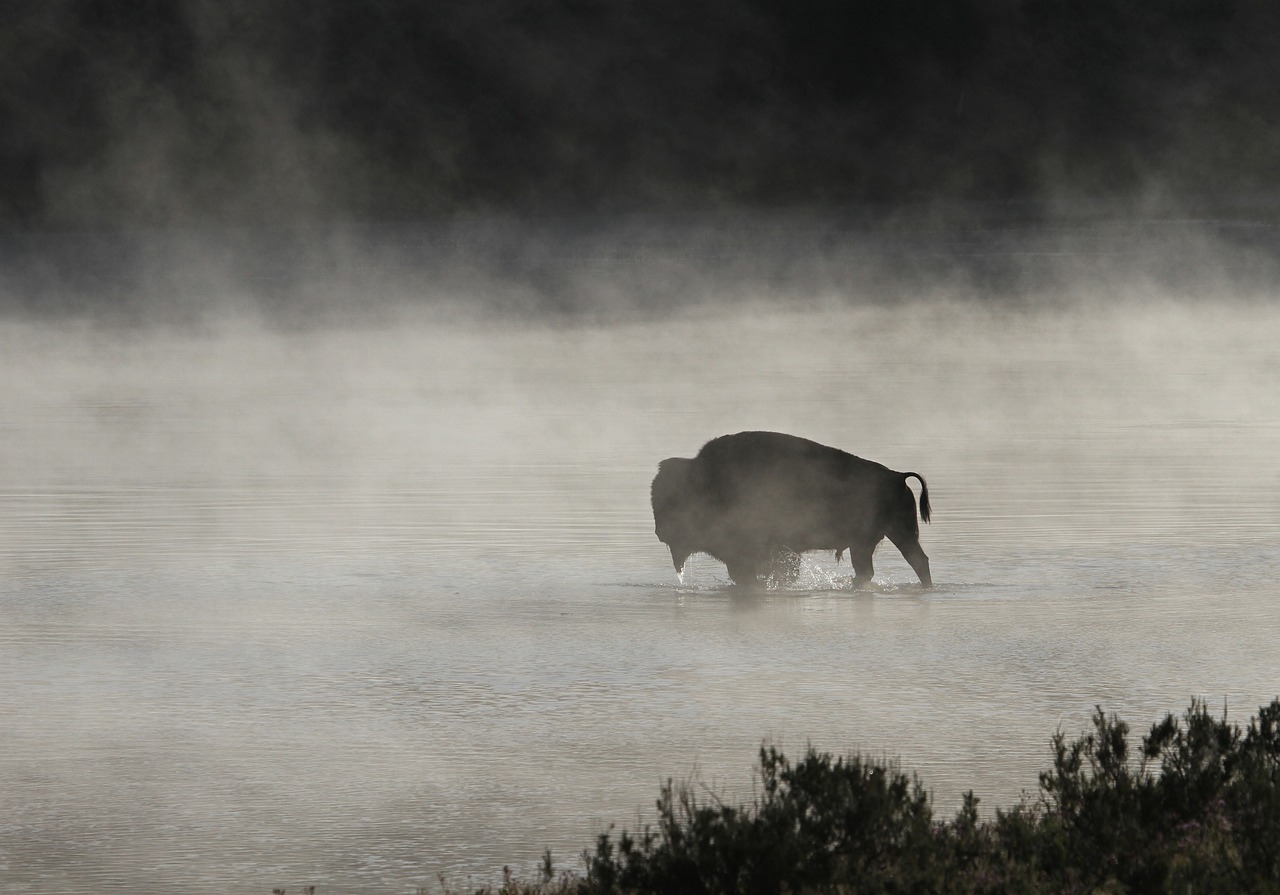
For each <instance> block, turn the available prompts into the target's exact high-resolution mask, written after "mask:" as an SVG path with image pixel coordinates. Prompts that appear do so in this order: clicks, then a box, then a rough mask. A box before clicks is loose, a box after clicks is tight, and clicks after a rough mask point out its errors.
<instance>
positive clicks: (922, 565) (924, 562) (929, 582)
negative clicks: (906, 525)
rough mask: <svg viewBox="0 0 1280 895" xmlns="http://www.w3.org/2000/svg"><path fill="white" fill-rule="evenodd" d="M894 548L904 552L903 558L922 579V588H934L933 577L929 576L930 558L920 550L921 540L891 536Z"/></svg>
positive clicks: (903, 536)
mask: <svg viewBox="0 0 1280 895" xmlns="http://www.w3.org/2000/svg"><path fill="white" fill-rule="evenodd" d="M889 540H891V541H893V546H895V547H897V548H898V550H899V551H901V552H902V558H903V559H905V560H906V561H907V562H909V563H910V564H911V568H913V569H915V570H916V575H918V576H919V577H920V586H921V587H933V576H932V575H930V574H929V557H927V556H925V553H924V551H923V550H922V549H920V539H919V538H917V537H912V536H910V535H892V534H891V535H889Z"/></svg>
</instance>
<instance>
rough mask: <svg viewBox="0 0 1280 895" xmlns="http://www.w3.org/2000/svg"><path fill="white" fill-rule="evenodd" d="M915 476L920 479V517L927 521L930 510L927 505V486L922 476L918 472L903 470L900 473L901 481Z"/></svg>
mask: <svg viewBox="0 0 1280 895" xmlns="http://www.w3.org/2000/svg"><path fill="white" fill-rule="evenodd" d="M913 476H914V477H915V478H917V479H919V480H920V518H921V519H923V520H924V521H925V522H928V521H929V515H930V514H931V512H932V510H931V509H930V507H929V486H928V485H927V484H925V480H924V476H922V475H921V474H920V473H918V472H904V473H903V474H902V480H903V482H906V480H907V479H909V478H911V477H913Z"/></svg>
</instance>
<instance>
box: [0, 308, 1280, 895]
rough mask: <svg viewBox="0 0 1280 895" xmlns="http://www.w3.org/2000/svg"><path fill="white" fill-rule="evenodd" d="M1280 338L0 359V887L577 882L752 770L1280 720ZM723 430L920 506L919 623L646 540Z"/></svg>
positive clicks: (1207, 322) (952, 778)
mask: <svg viewBox="0 0 1280 895" xmlns="http://www.w3.org/2000/svg"><path fill="white" fill-rule="evenodd" d="M1277 332H1280V309H1277V308H1276V307H1275V306H1274V305H1273V304H1268V303H1261V302H1258V303H1232V302H1229V301H1226V300H1223V301H1215V302H1208V301H1205V302H1199V303H1195V302H1192V303H1179V302H1174V301H1169V300H1158V299H1157V300H1153V299H1151V298H1150V297H1148V298H1147V299H1144V300H1139V299H1133V300H1127V301H1117V302H1115V303H1112V304H1110V305H1107V306H1103V305H1101V304H1099V303H1094V304H1090V303H1087V302H1086V303H1080V302H1076V303H1072V304H1070V305H1068V306H1067V309H1065V310H1060V311H1054V310H1047V309H1039V310H1037V309H1023V310H1016V311H1015V310H1007V309H1006V310H1002V309H998V308H992V307H987V308H984V307H981V306H975V305H965V304H949V303H946V302H938V303H918V304H906V305H903V306H900V307H888V306H867V307H843V306H831V307H813V306H811V305H810V306H798V307H796V308H795V309H793V310H791V311H778V310H772V311H766V310H759V309H757V311H756V312H751V313H748V312H746V311H745V310H744V309H743V308H738V309H736V310H735V311H733V312H732V313H716V312H714V311H712V310H710V309H703V310H702V311H699V312H691V313H688V314H683V315H675V316H674V317H672V318H667V319H664V320H662V321H660V322H653V321H650V322H643V323H631V324H613V325H603V324H602V325H592V324H589V323H576V324H572V325H565V324H564V323H561V324H559V325H555V326H551V325H546V326H539V325H527V326H506V325H503V324H502V323H500V322H489V323H472V324H463V323H454V324H449V325H440V324H433V323H430V322H428V321H425V320H421V319H419V320H413V319H409V320H404V321H400V322H397V323H394V324H391V323H387V324H379V325H374V324H369V325H366V326H356V325H350V326H345V327H341V328H334V327H329V328H326V327H320V328H316V329H311V330H304V331H294V332H284V331H279V330H274V331H273V330H271V329H270V328H266V327H259V326H256V325H250V324H243V325H241V324H233V323H224V324H221V325H211V326H209V327H206V328H203V329H202V328H186V329H162V328H158V327H153V328H141V329H136V330H130V331H126V332H108V331H103V330H97V329H93V328H91V327H81V326H77V325H74V324H66V323H64V324H49V323H40V322H26V323H20V322H13V321H10V322H7V323H3V324H0V381H2V382H3V383H4V385H3V387H0V718H2V719H3V724H0V787H2V788H0V799H2V801H3V805H4V810H3V812H2V813H0V814H2V816H0V889H3V890H4V891H6V892H24V891H31V892H51V891H57V892H63V893H90V892H92V893H100V892H110V891H127V892H165V891H184V892H210V893H213V892H217V893H225V892H268V891H270V890H271V889H272V888H274V887H288V888H289V889H290V891H295V890H297V889H299V888H300V887H302V886H304V885H316V886H318V887H319V888H318V891H319V892H321V893H337V892H361V893H380V892H413V891H414V890H415V887H417V886H424V885H426V886H432V887H433V888H434V887H435V885H436V878H437V874H440V873H444V874H446V875H447V877H448V878H449V879H450V880H452V881H454V882H455V883H458V884H461V883H464V882H466V881H467V880H492V879H494V878H495V876H496V875H497V874H499V873H500V871H501V867H502V866H503V865H504V864H509V865H511V866H512V867H513V869H516V870H517V871H519V872H529V871H531V870H532V868H533V866H534V865H535V863H536V862H537V860H538V858H539V856H540V855H541V853H542V850H543V848H544V847H550V848H551V850H552V852H553V855H554V856H555V858H556V860H557V862H558V864H559V865H560V866H563V867H567V868H571V869H572V868H575V867H577V866H579V865H578V864H577V859H578V855H579V854H580V852H581V851H582V849H584V848H586V847H588V846H590V845H591V843H592V840H593V837H594V836H595V834H597V833H598V832H600V831H601V830H603V829H604V828H605V827H606V826H607V825H608V824H609V823H618V824H620V825H623V826H628V827H631V828H633V829H634V828H635V826H636V824H637V822H638V821H641V820H642V819H643V818H644V817H645V816H646V812H648V811H650V810H651V807H652V803H653V800H654V799H655V798H656V796H657V792H658V787H659V784H660V783H661V782H662V781H663V780H665V779H666V778H667V777H669V776H674V777H675V778H677V779H680V778H686V777H689V776H690V775H693V774H696V775H697V776H698V777H699V778H700V779H702V780H704V781H706V783H707V784H708V786H709V787H711V788H712V789H714V790H717V791H719V792H722V793H724V794H727V795H729V796H731V797H734V796H747V795H749V794H750V792H751V782H752V781H751V772H752V767H753V765H754V761H755V753H756V750H757V749H758V747H759V746H760V745H761V743H762V742H770V743H774V744H779V745H781V746H782V747H783V748H784V750H786V751H788V752H791V753H793V754H798V753H799V752H800V751H802V750H803V749H804V747H805V746H806V745H807V744H813V745H814V746H817V747H819V748H821V749H824V750H830V751H838V752H844V751H848V750H854V749H856V750H861V751H863V752H865V753H869V754H872V755H876V756H888V757H892V758H896V759H898V760H900V762H901V764H902V765H903V766H904V767H906V768H908V769H911V770H914V771H917V772H919V774H920V775H921V777H922V779H923V781H924V783H925V784H926V785H927V786H928V787H929V788H930V789H932V790H933V792H934V794H935V803H936V806H937V808H938V809H939V811H941V812H943V813H949V812H950V811H952V810H954V808H955V807H956V806H957V805H958V803H959V799H960V794H961V793H962V792H963V791H965V790H967V789H970V788H972V789H974V790H975V791H976V792H977V794H978V795H979V796H980V797H982V799H983V805H984V807H985V808H991V807H993V806H995V805H1009V804H1012V803H1013V802H1015V801H1016V800H1017V799H1018V798H1019V796H1020V794H1021V793H1022V792H1023V791H1033V790H1034V789H1035V786H1036V780H1037V773H1038V771H1039V770H1040V769H1042V768H1044V767H1046V766H1047V763H1048V756H1049V737H1050V736H1051V734H1052V733H1053V732H1054V730H1055V729H1058V728H1061V729H1063V730H1064V731H1066V732H1068V733H1070V734H1074V733H1076V732H1078V731H1080V730H1082V729H1084V728H1085V727H1087V725H1088V717H1089V714H1090V712H1091V711H1092V709H1093V707H1094V705H1095V704H1101V705H1102V706H1103V707H1104V708H1106V709H1107V710H1108V711H1116V712H1118V713H1120V714H1121V715H1122V716H1123V717H1124V718H1126V719H1127V720H1129V721H1130V722H1131V723H1132V724H1133V725H1134V726H1135V727H1136V728H1137V729H1139V730H1141V729H1143V728H1144V727H1145V725H1147V724H1149V723H1151V722H1153V721H1155V720H1157V719H1158V718H1159V717H1161V716H1162V715H1163V714H1164V713H1165V712H1168V711H1173V712H1179V711H1181V710H1182V709H1183V708H1185V707H1186V704H1187V702H1188V700H1189V698H1190V697H1191V696H1193V695H1201V696H1204V697H1206V698H1207V699H1208V700H1209V702H1210V704H1211V705H1212V706H1214V707H1220V706H1221V705H1222V704H1223V703H1224V702H1225V703H1226V704H1227V705H1228V707H1229V710H1230V712H1231V713H1232V715H1233V716H1234V717H1236V718H1237V719H1239V720H1244V719H1246V718H1247V716H1248V715H1249V714H1250V713H1251V712H1253V711H1256V709H1257V706H1259V705H1260V704H1263V703H1266V702H1268V701H1270V700H1271V699H1272V698H1273V697H1275V696H1276V695H1277V694H1280V671H1278V670H1277V669H1280V645H1278V644H1280V637H1278V636H1277V635H1278V634H1280V608H1278V607H1277V602H1276V587H1275V585H1274V576H1275V570H1276V569H1277V567H1278V566H1280V475H1277V472H1276V468H1277V467H1276V465H1275V458H1276V457H1277V456H1280V389H1277V388H1276V384H1277V382H1280V343H1277V341H1276V339H1275V333H1277ZM749 428H765V429H777V430H781V431H788V432H793V433H796V434H800V435H804V436H807V437H810V438H814V439H817V440H819V441H823V442H826V443H829V444H834V445H837V446H840V447H843V448H846V449H848V450H851V451H853V452H855V453H859V454H861V455H863V456H867V457H869V458H871V459H875V460H878V461H881V462H884V463H886V464H887V465H889V466H891V467H894V468H898V469H913V470H919V471H920V472H922V473H924V474H925V475H926V476H927V478H928V480H929V485H930V492H931V496H932V498H933V504H934V523H933V524H932V525H930V526H925V527H924V531H923V533H922V543H923V546H924V548H925V550H926V551H927V552H928V553H929V555H930V557H931V560H932V564H933V570H934V577H935V581H936V583H937V587H936V588H935V589H934V590H933V591H930V592H922V591H921V590H920V589H919V588H918V587H917V586H915V584H914V581H915V579H914V576H913V574H912V572H911V570H910V569H909V568H908V567H907V565H906V563H905V562H904V561H903V560H902V559H901V557H899V556H898V555H897V554H896V552H895V551H893V549H892V547H891V546H889V545H887V544H886V545H883V546H882V548H881V550H880V551H879V552H878V553H877V557H876V559H877V576H876V581H875V584H874V587H872V588H870V589H868V590H865V591H859V592H853V591H851V590H849V580H850V578H851V575H852V572H851V569H850V568H849V566H848V564H847V560H846V562H844V563H842V564H840V565H836V564H835V562H834V559H833V557H831V556H830V555H827V556H817V555H811V556H810V557H808V558H806V563H805V566H804V569H803V570H802V575H801V579H800V581H799V582H798V585H797V586H796V587H795V588H792V589H788V590H778V591H770V592H766V593H758V594H751V595H742V594H739V593H736V592H734V591H733V590H731V589H729V588H727V587H726V583H727V579H726V577H725V574H724V569H723V567H722V566H720V565H719V564H718V563H715V562H714V561H712V560H710V559H709V558H707V557H695V558H694V559H693V560H691V561H690V564H689V565H688V566H687V567H686V571H685V575H684V578H683V580H681V579H678V578H677V577H676V575H675V573H674V571H673V569H672V568H671V565H670V560H669V557H668V555H667V551H666V549H665V547H664V546H663V545H662V544H660V543H659V542H658V541H657V540H656V539H655V538H654V536H653V532H652V519H651V516H650V511H649V507H648V486H649V481H650V479H651V478H652V476H653V474H654V472H655V471H656V464H657V461H658V460H660V459H662V458H664V457H668V456H677V455H680V456H691V455H692V454H693V453H694V452H696V450H697V449H698V447H699V446H700V445H701V443H702V442H703V441H705V440H707V439H708V438H710V437H712V436H714V435H717V434H722V433H725V432H732V431H738V430H741V429H749Z"/></svg>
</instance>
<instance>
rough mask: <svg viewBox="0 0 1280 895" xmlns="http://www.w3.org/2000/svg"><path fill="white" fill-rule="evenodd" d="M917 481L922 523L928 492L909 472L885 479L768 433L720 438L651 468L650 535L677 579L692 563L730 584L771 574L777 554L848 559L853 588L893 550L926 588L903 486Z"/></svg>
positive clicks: (830, 452) (842, 456)
mask: <svg viewBox="0 0 1280 895" xmlns="http://www.w3.org/2000/svg"><path fill="white" fill-rule="evenodd" d="M909 478H917V479H919V480H920V518H921V519H923V520H924V521H925V522H928V521H929V486H928V485H926V484H925V481H924V477H923V476H922V475H920V474H919V473H916V472H895V471H894V470H892V469H889V468H887V467H885V466H881V465H880V464H879V463H874V462H872V461H871V460H864V459H862V458H861V457H855V456H854V455H853V454H849V453H846V452H845V451H842V450H839V449H838V448H833V447H827V446H826V445H823V444H818V443H817V442H816V441H809V440H808V439H806V438H798V437H796V436H794V435H783V434H781V433H778V432H739V433H737V434H736V435H722V436H721V437H719V438H714V439H712V440H711V441H708V442H707V443H706V444H704V445H703V446H702V450H700V451H698V456H696V457H694V458H693V459H691V460H690V459H687V458H684V457H672V458H670V459H667V460H663V461H662V462H661V463H659V464H658V474H657V476H656V477H655V478H654V480H653V488H652V491H651V496H652V500H653V522H654V532H655V533H656V534H657V536H658V540H660V541H662V542H663V543H664V544H666V545H667V546H668V547H670V548H671V562H672V563H673V564H674V565H675V567H676V572H677V573H679V572H680V571H681V570H682V569H683V568H684V564H685V561H686V560H687V559H688V558H689V557H690V556H691V555H693V554H694V553H707V554H710V555H711V556H712V557H714V558H715V559H718V560H719V561H721V562H723V563H724V564H725V565H726V566H727V567H728V570H729V577H730V578H732V579H733V581H734V583H736V584H749V583H752V582H754V581H756V580H757V579H758V578H759V576H760V575H762V574H767V573H770V572H771V571H776V569H777V557H778V555H779V554H780V552H783V551H790V552H792V553H796V554H799V553H804V552H805V551H807V550H834V551H835V552H836V560H837V561H839V559H840V557H841V554H842V553H843V552H844V551H845V550H848V551H849V560H850V562H851V563H852V564H853V571H854V579H853V580H854V584H855V585H859V584H863V583H865V582H867V581H869V580H870V579H871V576H872V574H873V571H874V568H873V566H872V562H871V556H872V554H873V553H874V552H875V549H876V545H877V544H879V543H880V541H881V540H882V539H884V538H886V537H887V538H888V539H889V540H890V541H892V542H893V544H894V546H895V547H897V548H898V550H900V551H901V552H902V555H903V557H905V558H906V560H907V562H908V563H910V564H911V568H913V569H915V572H916V574H917V575H918V576H919V577H920V583H921V585H923V586H924V587H932V586H933V579H932V577H930V575H929V557H927V556H925V553H924V551H923V550H921V549H920V526H919V524H918V523H917V522H916V501H915V497H914V496H913V495H912V493H911V489H910V488H908V487H907V479H909Z"/></svg>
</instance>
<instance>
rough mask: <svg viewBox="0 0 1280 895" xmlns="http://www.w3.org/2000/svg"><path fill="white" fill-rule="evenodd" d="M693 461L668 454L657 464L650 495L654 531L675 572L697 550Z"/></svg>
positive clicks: (698, 527)
mask: <svg viewBox="0 0 1280 895" xmlns="http://www.w3.org/2000/svg"><path fill="white" fill-rule="evenodd" d="M698 484H699V483H698V480H697V471H696V468H695V464H694V461H692V460H686V459H684V458H683V457H672V458H670V459H667V460H663V461H662V462H661V463H659V464H658V474H657V475H656V476H654V479H653V488H652V489H651V492H650V495H651V497H652V500H653V522H654V528H653V530H654V534H656V535H657V536H658V540H659V541H662V543H664V544H666V545H667V546H668V547H670V548H671V563H672V564H673V565H674V566H675V567H676V574H679V573H680V571H681V570H682V569H683V568H684V563H685V560H687V559H688V558H689V557H690V556H691V555H693V554H694V553H696V552H697V551H698V549H699V548H698V547H697V543H698V538H699V532H700V531H701V529H702V520H701V518H700V514H699V506H700V504H701V501H700V500H699V487H698Z"/></svg>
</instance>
